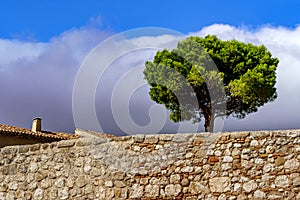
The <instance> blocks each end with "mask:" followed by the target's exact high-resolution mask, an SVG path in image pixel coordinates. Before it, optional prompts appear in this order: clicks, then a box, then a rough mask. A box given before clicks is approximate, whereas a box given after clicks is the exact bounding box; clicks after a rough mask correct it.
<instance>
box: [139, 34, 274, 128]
mask: <svg viewBox="0 0 300 200" xmlns="http://www.w3.org/2000/svg"><path fill="white" fill-rule="evenodd" d="M278 63H279V60H278V59H277V58H273V57H272V55H271V53H270V52H269V51H268V50H267V48H266V47H265V46H263V45H260V46H255V45H253V44H250V43H248V44H246V43H243V42H239V41H237V40H230V41H222V40H220V39H218V38H217V36H213V35H208V36H206V37H204V38H200V37H196V36H193V37H188V38H186V39H185V40H183V41H180V42H179V43H178V45H177V48H175V49H173V50H168V49H164V50H162V51H158V52H157V53H156V55H155V57H154V60H153V61H147V62H146V63H145V66H146V68H145V69H144V78H145V79H146V80H147V82H148V83H149V84H150V92H149V95H150V97H151V99H152V100H154V101H155V102H157V103H159V104H164V105H165V107H166V109H168V110H170V111H171V112H170V114H169V118H170V119H171V120H172V121H174V122H179V121H187V120H193V121H194V122H199V121H200V120H201V118H202V117H204V119H205V124H204V127H205V131H213V128H214V127H213V125H214V120H215V118H216V117H220V116H227V117H228V116H234V117H237V118H244V117H245V116H246V115H247V114H249V113H253V112H256V111H257V109H258V107H260V106H263V105H264V104H265V103H267V102H271V101H273V100H275V99H276V97H277V93H276V88H275V83H276V72H275V71H276V68H277V65H278ZM214 65H215V66H216V67H217V68H214V67H213V66H214ZM216 69H217V70H216ZM187 86H188V87H189V88H191V90H188V89H186V88H188V87H187ZM222 91H223V94H224V95H221V94H222ZM193 99H196V103H195V102H192V101H193ZM222 104H225V110H224V111H222V109H220V108H219V107H218V105H222ZM213 105H215V106H214V109H213Z"/></svg>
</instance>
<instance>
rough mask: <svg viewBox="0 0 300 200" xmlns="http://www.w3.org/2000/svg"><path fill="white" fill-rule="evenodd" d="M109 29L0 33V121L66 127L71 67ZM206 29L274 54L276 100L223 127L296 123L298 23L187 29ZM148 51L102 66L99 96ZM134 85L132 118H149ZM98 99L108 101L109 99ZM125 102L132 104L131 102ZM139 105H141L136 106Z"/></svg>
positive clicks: (145, 41) (299, 106)
mask: <svg viewBox="0 0 300 200" xmlns="http://www.w3.org/2000/svg"><path fill="white" fill-rule="evenodd" d="M95 20H96V21H97V19H95ZM110 34H111V33H109V32H106V31H101V30H97V29H94V28H89V27H85V28H81V29H72V30H69V31H66V32H64V33H62V34H61V35H59V36H57V37H54V38H52V39H51V40H50V41H49V42H47V43H36V42H22V41H16V40H7V39H0V91H2V94H1V104H0V113H1V115H0V123H5V124H15V125H18V126H25V127H28V126H30V120H31V118H33V117H36V116H41V117H43V118H44V124H45V128H46V129H51V130H64V131H72V129H73V128H74V127H73V126H74V124H73V118H72V107H71V106H72V89H73V83H74V79H75V76H76V73H77V70H78V69H79V66H80V64H81V62H82V61H83V59H84V57H85V56H86V55H87V54H88V53H89V52H90V50H92V49H93V48H94V47H95V46H96V45H97V44H99V42H100V41H103V40H104V39H105V38H107V37H108V36H109V35H110ZM207 34H215V35H217V36H218V37H220V38H221V39H225V40H228V39H233V38H235V39H237V40H240V41H244V42H251V43H254V44H264V45H265V46H266V47H267V48H268V49H269V50H270V51H271V53H272V55H273V56H275V57H278V58H279V60H280V63H279V66H278V70H277V84H276V87H277V89H278V98H277V100H276V101H275V102H273V103H269V104H267V105H265V106H264V107H262V108H261V109H259V111H258V112H257V113H254V114H251V115H249V116H248V117H246V118H245V119H243V120H236V119H229V120H228V121H227V122H226V126H225V129H226V130H235V129H236V130H243V129H244V130H245V129H248V130H250V129H256V130H258V129H286V128H300V125H298V124H299V122H298V119H300V101H299V99H300V79H299V78H298V76H299V75H298V74H300V39H299V38H300V27H299V26H298V27H296V28H294V29H288V28H284V27H270V26H265V27H263V26H262V27H260V28H258V29H255V30H252V29H250V28H247V27H234V26H230V25H224V24H214V25H211V26H207V27H204V28H202V29H201V30H199V31H198V32H196V33H191V34H190V35H199V36H205V35H207ZM173 39H174V38H173V36H166V35H165V36H159V37H139V38H135V39H132V40H128V41H126V42H127V45H134V44H139V45H141V44H142V45H145V46H149V45H153V46H157V45H161V47H165V45H169V44H171V43H172V41H173ZM128 43H129V44H128ZM120 45H121V46H122V45H126V44H125V43H122V44H120ZM149 57H151V54H149V50H148V51H147V52H144V53H143V52H140V51H139V52H137V54H135V55H133V54H130V55H123V57H122V58H120V59H119V60H118V61H117V62H115V63H114V65H112V66H111V68H110V70H108V71H107V72H106V75H105V80H107V81H108V82H107V83H106V84H112V85H106V88H104V89H103V90H102V91H99V93H97V95H99V94H101V98H104V97H105V95H106V94H110V93H111V92H110V91H108V88H113V84H115V82H116V81H117V80H118V78H119V77H120V72H122V71H124V72H126V70H129V69H130V68H132V67H136V66H137V65H139V64H141V63H143V61H144V60H145V59H149ZM141 61H142V62H141ZM125 64H126V66H124V65H125ZM141 76H142V75H141ZM139 91H141V92H143V93H142V94H139V95H138V94H134V95H133V96H136V101H135V102H136V108H132V110H131V111H132V114H133V115H134V112H135V111H136V112H137V111H139V112H137V113H136V116H137V118H138V120H137V123H139V124H145V122H147V121H149V118H148V113H147V111H146V109H148V107H147V105H151V102H150V101H149V97H148V94H147V89H141V90H139ZM108 96H109V95H108ZM104 101H105V102H107V103H108V105H109V102H110V101H109V99H104ZM140 101H145V103H144V102H140ZM133 102H134V101H133ZM131 106H133V107H134V104H131ZM144 107H146V108H145V110H142V111H141V109H143V108H144ZM98 108H99V109H103V110H104V111H105V112H108V111H107V107H105V108H104V107H103V105H102V106H101V105H99V106H98ZM101 111H102V110H100V111H99V112H100V113H101ZM106 114H107V116H108V117H105V120H104V122H105V123H106V124H109V125H108V126H111V127H110V128H112V129H111V130H117V129H116V128H115V127H113V126H115V124H114V123H110V122H109V119H112V116H111V114H110V113H105V115H106ZM143 116H145V118H144V119H142V118H143ZM114 128H115V129H114ZM108 129H109V128H108ZM168 130H170V131H173V130H175V129H174V127H171V125H170V124H168V125H167V129H164V131H165V132H167V131H168Z"/></svg>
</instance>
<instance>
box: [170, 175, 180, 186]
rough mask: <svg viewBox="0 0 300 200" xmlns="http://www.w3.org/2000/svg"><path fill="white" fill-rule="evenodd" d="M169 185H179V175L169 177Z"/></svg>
mask: <svg viewBox="0 0 300 200" xmlns="http://www.w3.org/2000/svg"><path fill="white" fill-rule="evenodd" d="M170 183H172V184H173V183H180V175H179V174H172V175H171V176H170Z"/></svg>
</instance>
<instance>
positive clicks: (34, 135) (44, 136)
mask: <svg viewBox="0 0 300 200" xmlns="http://www.w3.org/2000/svg"><path fill="white" fill-rule="evenodd" d="M0 135H7V136H15V137H18V138H24V139H32V140H39V141H45V142H52V141H59V140H70V139H76V138H78V136H76V135H74V134H69V133H62V132H50V131H41V132H33V131H31V129H27V128H20V127H16V126H9V125H4V124H0Z"/></svg>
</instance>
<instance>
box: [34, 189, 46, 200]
mask: <svg viewBox="0 0 300 200" xmlns="http://www.w3.org/2000/svg"><path fill="white" fill-rule="evenodd" d="M43 193H44V191H43V190H42V189H40V188H38V189H36V190H35V192H34V194H33V199H34V200H41V199H43Z"/></svg>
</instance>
